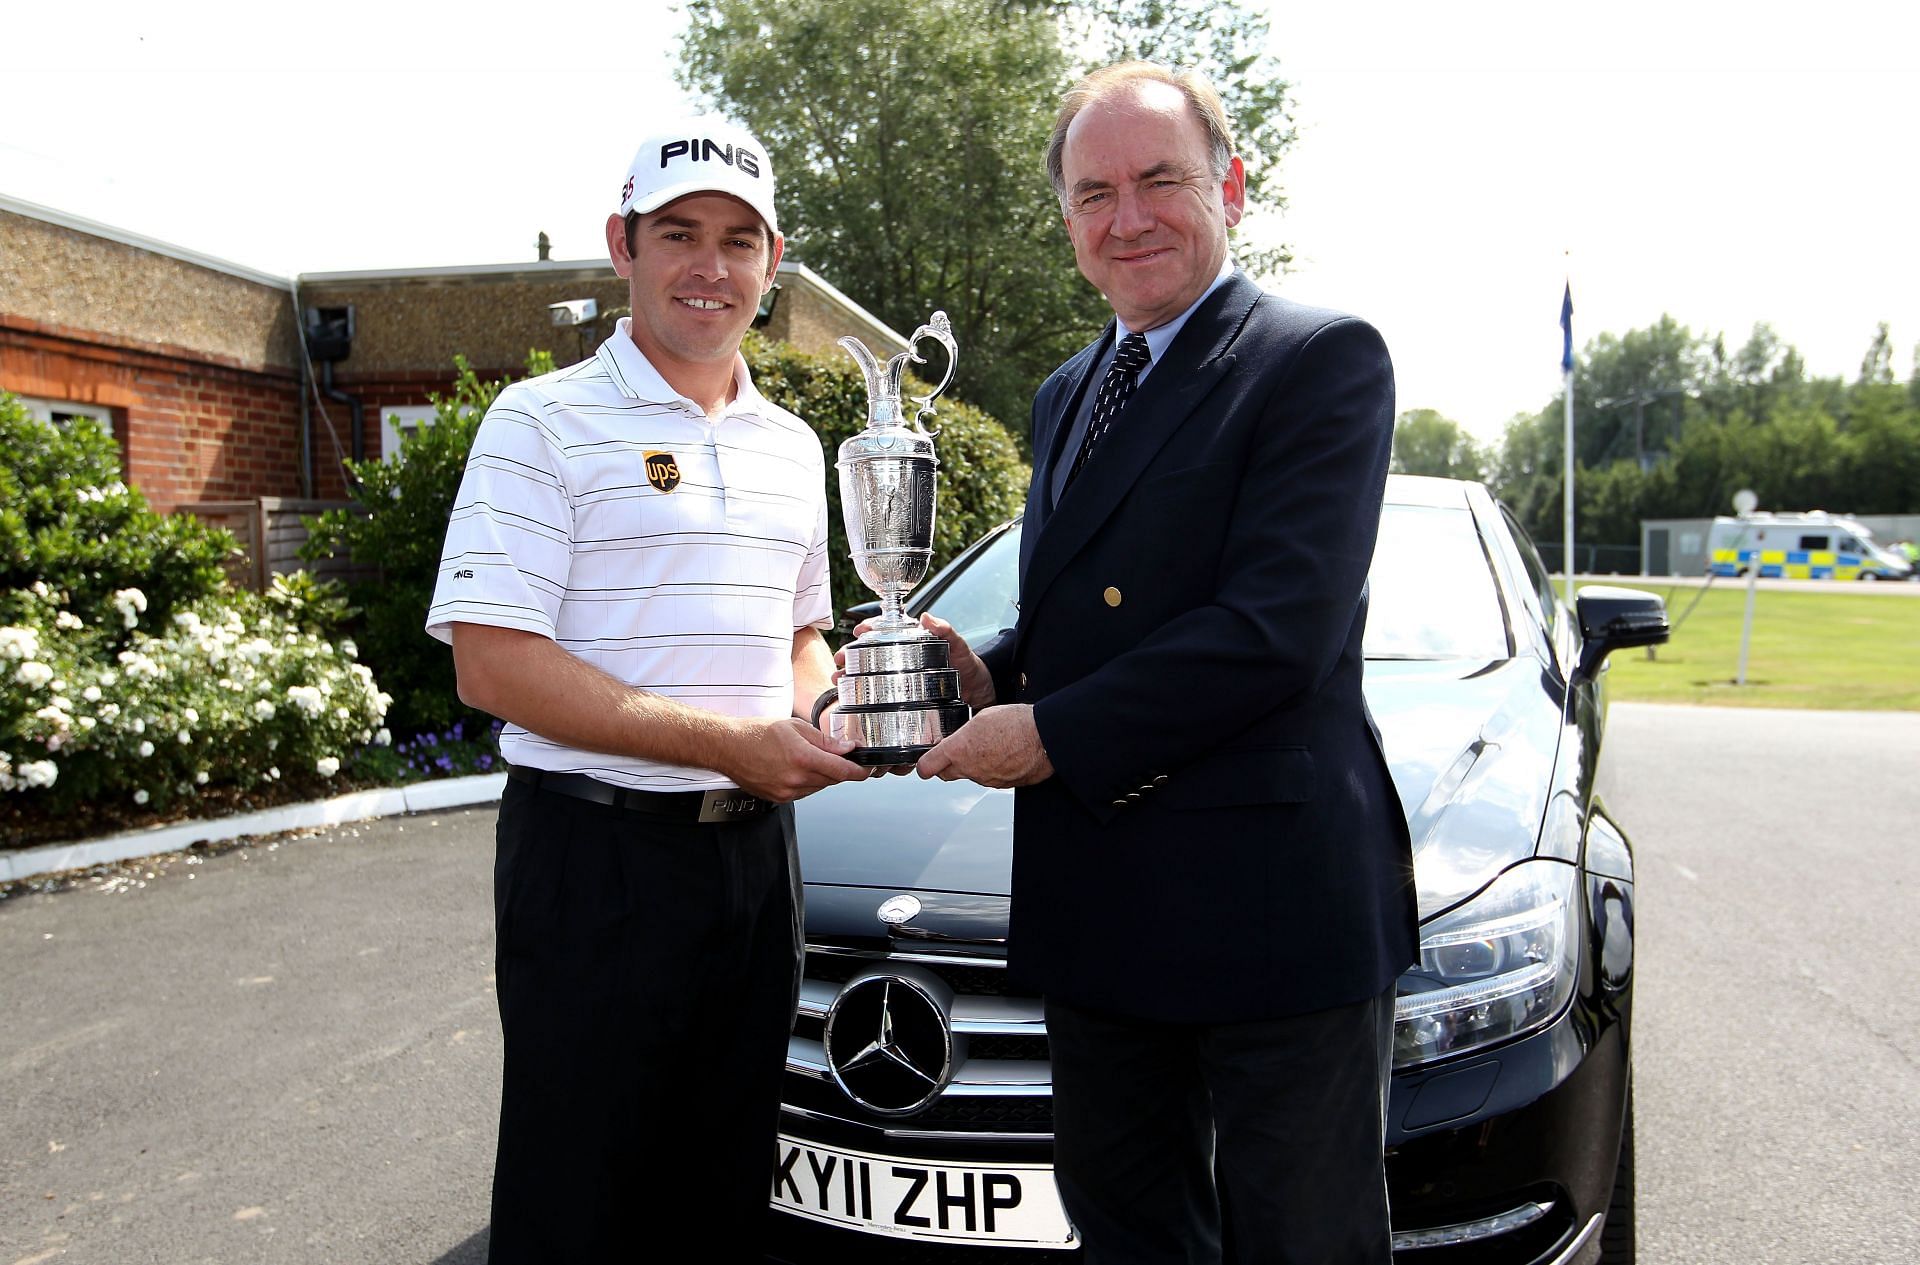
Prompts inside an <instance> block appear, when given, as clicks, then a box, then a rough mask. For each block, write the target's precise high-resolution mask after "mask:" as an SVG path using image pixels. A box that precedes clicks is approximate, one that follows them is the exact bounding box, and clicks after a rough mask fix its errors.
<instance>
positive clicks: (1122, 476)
mask: <svg viewBox="0 0 1920 1265" xmlns="http://www.w3.org/2000/svg"><path fill="white" fill-rule="evenodd" d="M1259 297H1260V290H1259V287H1257V286H1255V285H1254V284H1253V283H1252V282H1250V281H1248V280H1247V279H1246V278H1245V277H1244V276H1242V275H1241V274H1239V273H1235V274H1234V276H1233V277H1231V278H1230V279H1229V280H1228V281H1227V282H1226V284H1224V285H1222V286H1221V287H1220V288H1219V289H1218V290H1216V291H1215V292H1214V293H1213V294H1212V295H1211V296H1209V298H1208V300H1207V301H1206V302H1205V303H1203V304H1202V305H1201V306H1200V308H1199V309H1198V310H1197V311H1195V312H1194V314H1193V315H1192V316H1190V317H1188V318H1187V323H1186V325H1184V326H1182V327H1181V330H1180V333H1179V334H1178V335H1177V336H1176V337H1175V338H1174V340H1173V344H1172V345H1171V346H1170V347H1168V348H1167V354H1166V357H1165V359H1164V360H1163V361H1162V362H1161V363H1159V364H1157V365H1155V366H1154V367H1153V372H1152V373H1151V374H1149V375H1148V376H1147V380H1146V381H1145V382H1144V383H1142V384H1141V385H1140V388H1139V389H1138V390H1137V391H1135V392H1134V394H1133V396H1132V398H1130V399H1129V400H1128V401H1127V404H1126V408H1125V409H1124V410H1123V411H1122V412H1121V414H1120V416H1119V417H1118V418H1117V419H1116V420H1115V422H1114V425H1113V429H1112V430H1110V431H1109V432H1108V433H1107V436H1106V437H1105V438H1104V439H1103V440H1101V442H1100V448H1099V451H1098V452H1097V453H1096V454H1095V455H1094V457H1093V459H1092V460H1090V461H1089V462H1087V465H1086V468H1085V469H1083V470H1082V471H1081V472H1080V474H1079V475H1078V476H1077V477H1076V478H1075V479H1074V482H1073V486H1072V488H1070V489H1069V490H1068V491H1067V493H1066V494H1065V495H1064V496H1062V497H1061V499H1060V504H1059V505H1058V506H1055V507H1054V508H1053V510H1052V512H1051V513H1050V514H1048V515H1047V516H1046V518H1045V520H1044V521H1043V522H1042V523H1041V524H1040V525H1039V526H1040V529H1039V530H1038V531H1037V532H1034V533H1033V538H1032V540H1031V543H1030V544H1029V543H1028V542H1027V541H1026V540H1023V541H1022V548H1021V552H1022V554H1023V555H1025V562H1024V566H1023V568H1022V574H1021V583H1020V604H1021V609H1022V610H1023V611H1025V610H1033V609H1035V608H1036V606H1037V603H1038V601H1039V599H1040V596H1041V594H1043V593H1044V592H1045V591H1046V588H1047V585H1048V584H1050V583H1051V582H1052V581H1053V579H1054V577H1055V576H1057V575H1058V574H1059V573H1060V569H1061V567H1063V566H1064V565H1065V564H1066V563H1067V561H1068V560H1069V559H1071V558H1072V557H1073V556H1074V555H1075V554H1077V553H1079V552H1080V550H1081V549H1082V548H1083V547H1084V546H1085V545H1086V543H1087V542H1088V541H1089V540H1091V539H1092V538H1093V536H1094V533H1095V532H1097V531H1098V530H1099V528H1100V526H1101V524H1103V523H1105V522H1106V520H1107V519H1108V518H1109V517H1110V516H1111V515H1112V514H1113V511H1114V510H1115V509H1116V508H1117V507H1118V506H1119V504H1120V502H1121V500H1122V499H1123V498H1124V497H1125V496H1126V494H1127V490H1128V489H1129V488H1131V487H1132V486H1133V485H1134V484H1135V483H1136V482H1138V481H1139V478H1140V476H1141V474H1142V473H1144V472H1145V471H1146V470H1147V468H1148V467H1149V466H1150V465H1151V464H1152V462H1153V459H1154V457H1155V456H1157V455H1158V454H1159V452H1160V451H1161V449H1163V448H1164V447H1165V446H1166V444H1167V442H1168V441H1169V440H1170V439H1172V438H1173V435H1174V433H1175V432H1176V431H1178V430H1179V428H1180V426H1181V424H1182V423H1183V422H1185V421H1186V419H1187V418H1188V417H1189V416H1190V415H1191V414H1192V413H1193V411H1194V409H1196V408H1198V407H1199V405H1200V402H1201V401H1202V400H1204V399H1206V397H1207V395H1208V393H1210V392H1211V391H1212V390H1213V388H1214V386H1215V385H1216V384H1217V383H1218V382H1219V381H1220V379H1221V378H1222V377H1223V376H1225V374H1226V373H1227V371H1228V370H1229V369H1231V368H1232V366H1233V357H1232V356H1231V355H1229V354H1227V348H1228V347H1230V346H1231V345H1232V343H1233V339H1234V336H1235V335H1236V334H1237V333H1238V332H1239V330H1240V328H1241V326H1242V325H1244V324H1245V322H1246V318H1247V315H1248V313H1249V312H1251V311H1252V310H1253V305H1254V303H1255V302H1257V301H1258V299H1259ZM1105 342H1106V340H1105V339H1102V340H1101V342H1099V343H1096V344H1094V348H1096V349H1097V348H1099V347H1103V346H1104V345H1105ZM1089 350H1093V349H1089ZM1093 359H1094V360H1097V357H1095V358H1093ZM1086 373H1087V369H1086V368H1084V367H1083V368H1082V370H1081V376H1082V378H1083V379H1084V377H1085V376H1086ZM1083 385H1084V384H1083ZM1063 394H1066V393H1063ZM1072 396H1073V398H1074V399H1078V397H1079V392H1078V391H1075V392H1073V393H1072ZM1070 416H1071V413H1066V414H1063V415H1062V417H1061V419H1060V420H1059V421H1058V422H1057V423H1056V425H1055V429H1054V435H1053V436H1052V437H1051V438H1052V439H1053V448H1054V449H1055V450H1056V451H1053V452H1051V453H1050V454H1049V458H1050V459H1049V460H1048V461H1047V463H1046V470H1045V471H1038V470H1037V471H1035V474H1034V480H1035V483H1034V487H1035V491H1034V494H1033V495H1031V496H1029V498H1028V511H1029V513H1031V511H1032V509H1033V505H1034V502H1035V500H1037V499H1040V498H1043V497H1044V496H1045V495H1046V493H1045V489H1046V487H1047V486H1048V485H1047V484H1042V483H1041V482H1040V478H1041V476H1042V474H1043V473H1044V474H1045V475H1046V477H1047V479H1048V482H1049V484H1050V483H1051V479H1052V470H1053V466H1054V463H1055V462H1057V461H1062V460H1071V458H1069V457H1066V456H1064V455H1062V454H1061V453H1059V452H1058V451H1057V449H1058V447H1059V446H1060V445H1059V438H1058V436H1059V432H1060V431H1062V430H1064V429H1065V428H1066V418H1067V417H1070ZM1025 624H1026V621H1025V620H1022V621H1021V626H1022V627H1023V628H1024V627H1025Z"/></svg>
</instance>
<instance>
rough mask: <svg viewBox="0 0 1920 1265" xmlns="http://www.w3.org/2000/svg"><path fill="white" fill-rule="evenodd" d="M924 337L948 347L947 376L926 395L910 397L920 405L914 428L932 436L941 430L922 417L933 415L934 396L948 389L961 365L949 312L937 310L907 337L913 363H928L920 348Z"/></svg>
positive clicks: (909, 353)
mask: <svg viewBox="0 0 1920 1265" xmlns="http://www.w3.org/2000/svg"><path fill="white" fill-rule="evenodd" d="M923 338H931V339H933V341H935V342H937V343H939V344H940V345H941V346H942V347H944V348H946V349H947V372H946V376H945V377H943V378H941V379H940V385H939V386H937V387H935V388H934V389H933V390H931V391H929V392H927V394H925V395H915V396H910V397H909V398H910V399H912V400H913V401H914V403H916V404H918V405H919V406H920V407H919V408H917V409H915V410H914V411H913V429H914V430H916V431H918V432H919V433H920V434H922V435H927V436H929V437H931V436H933V435H937V434H939V433H940V432H939V431H936V430H929V429H928V428H927V427H926V426H925V425H923V424H922V423H921V419H922V418H925V417H932V416H933V401H934V397H935V396H937V395H939V394H940V393H941V392H942V391H944V390H946V389H947V384H948V383H950V382H952V381H953V373H954V370H956V369H958V368H959V367H960V347H959V345H958V344H957V343H955V342H954V341H953V325H952V323H951V322H949V321H948V320H947V314H946V313H945V312H935V313H934V314H933V319H932V320H931V321H928V322H927V323H926V324H925V325H922V326H921V327H920V328H919V329H916V330H914V331H913V337H911V338H909V339H907V353H908V355H909V356H911V357H912V359H913V363H914V364H916V365H924V364H926V363H927V360H926V357H924V356H922V355H921V354H920V350H919V347H920V340H921V339H923Z"/></svg>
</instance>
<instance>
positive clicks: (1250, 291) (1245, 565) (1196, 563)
mask: <svg viewBox="0 0 1920 1265" xmlns="http://www.w3.org/2000/svg"><path fill="white" fill-rule="evenodd" d="M1112 338H1113V328H1112V326H1109V327H1108V330H1107V332H1106V333H1105V334H1104V335H1103V336H1102V337H1101V338H1100V339H1099V340H1098V341H1096V342H1095V343H1094V344H1093V345H1091V346H1089V347H1088V348H1086V349H1085V350H1084V351H1082V352H1081V353H1080V354H1079V355H1077V356H1075V357H1074V358H1073V359H1072V360H1069V361H1068V362H1067V363H1066V364H1065V365H1063V366H1061V367H1060V369H1058V370H1057V371H1056V372H1055V373H1054V374H1053V375H1052V376H1051V377H1050V378H1048V379H1047V381H1046V382H1045V383H1044V384H1043V385H1042V386H1041V388H1040V391H1039V393H1038V394H1037V395H1036V396H1035V399H1034V405H1033V426H1034V430H1033V446H1034V465H1035V468H1034V472H1033V483H1032V486H1031V488H1030V490H1029V492H1028V497H1027V507H1026V514H1025V519H1024V526H1023V535H1022V540H1021V557H1020V614H1019V619H1018V623H1017V626H1016V627H1015V628H1014V629H1012V630H1010V631H1009V632H1007V633H1004V634H1002V636H1001V637H999V638H997V639H996V640H995V641H994V642H993V643H992V644H990V645H988V646H985V647H983V648H982V649H981V653H982V657H983V658H985V659H986V660H987V663H988V666H989V667H990V668H991V669H992V671H993V674H994V680H995V686H996V689H997V691H998V697H999V698H1000V699H1001V700H1003V701H1017V702H1025V703H1031V704H1032V705H1033V707H1034V718H1035V722H1036V724H1037V726H1038V728H1039V732H1040V738H1041V741H1042V743H1043V744H1044V745H1045V747H1046V750H1047V754H1048V756H1049V758H1050V759H1051V760H1052V762H1053V767H1054V776H1053V777H1051V778H1049V779H1047V780H1046V781H1044V782H1042V783H1040V784H1038V785H1036V786H1030V787H1024V788H1022V789H1020V790H1019V791H1018V792H1017V793H1016V796H1015V811H1014V820H1015V828H1014V861H1013V911H1012V929H1011V932H1010V954H1011V959H1012V960H1011V966H1012V967H1013V969H1014V971H1015V972H1016V974H1017V975H1018V976H1020V977H1021V978H1022V979H1023V980H1024V981H1025V982H1026V983H1027V984H1029V985H1031V986H1033V987H1037V988H1038V989H1040V990H1041V991H1042V992H1044V993H1045V994H1046V995H1047V996H1049V997H1051V998H1054V999H1056V1000H1059V1001H1063V1002H1066V1003H1069V1004H1072V1005H1078V1006H1083V1007H1088V1008H1092V1009H1099V1010H1106V1011H1110V1012H1114V1013H1118V1014H1124V1015H1130V1016H1134V1017H1137V1018H1144V1019H1162V1020H1171V1021H1202V1022H1236V1021H1242V1020H1258V1019H1270V1018H1279V1017H1282V1016H1286V1015H1292V1014H1304V1013H1308V1012H1311V1011H1315V1010H1321V1009H1325V1008H1327V1007H1330V1006H1335V1005H1341V1004H1345V1003H1349V1002H1355V1001H1360V1000H1363V999H1365V998H1369V997H1373V996H1376V995H1378V994H1379V993H1380V992H1382V991H1383V990H1385V989H1386V988H1387V987H1388V985H1390V984H1391V983H1392V982H1393V980H1394V979H1395V977H1396V976H1398V975H1399V974H1400V972H1402V971H1403V970H1405V969H1406V968H1407V967H1408V966H1409V965H1411V964H1412V962H1413V960H1414V956H1415V946H1416V944H1417V940H1418V932H1417V926H1416V923H1417V914H1416V904H1415V899H1414V887H1413V861H1412V853H1411V847H1410V844H1409V842H1408V837H1407V827H1406V821H1405V819H1404V817H1403V816H1402V815H1401V810H1400V802H1399V799H1398V798H1397V797H1396V795H1395V793H1394V789H1393V783H1392V781H1391V779H1390V777H1389V776H1388V772H1387V765H1386V760H1385V757H1384V756H1383V754H1382V752H1381V747H1380V738H1379V733H1378V730H1377V729H1376V728H1375V727H1374V724H1373V720H1372V718H1371V716H1369V715H1368V713H1367V709H1366V701H1365V699H1364V698H1363V697H1362V694H1361V689H1360V683H1361V654H1360V637H1361V632H1362V629H1363V628H1364V626H1365V624H1366V614H1367V598H1366V580H1367V569H1368V566H1369V563H1370V562H1371V560H1372V557H1373V545H1374V537H1375V535H1376V533H1377V531H1378V528H1379V516H1380V502H1381V495H1382V491H1383V488H1384V485H1385V480H1386V471H1387V455H1388V449H1389V447H1390V444H1391V441H1392V437H1393V370H1392V366H1391V364H1390V363H1389V361H1388V358H1387V351H1386V347H1385V345H1384V344H1383V343H1382V342H1381V339H1380V336H1379V335H1378V334H1377V333H1376V332H1375V331H1374V330H1373V328H1372V327H1371V326H1369V325H1367V324H1366V323H1365V322H1363V321H1360V320H1357V319H1355V318H1353V317H1350V316H1344V315H1341V314H1340V313H1337V312H1329V311H1323V310H1319V309H1315V308H1308V307H1303V306H1301V305H1299V304H1296V303H1290V302H1288V301H1286V300H1283V299H1280V298H1277V297H1275V296H1273V295H1269V294H1265V293H1263V292H1262V291H1261V290H1260V289H1259V288H1258V287H1257V286H1255V285H1254V284H1253V283H1252V282H1251V281H1249V280H1248V279H1247V278H1246V277H1245V275H1244V274H1241V273H1238V272H1236V273H1234V275H1233V276H1232V277H1230V278H1229V279H1228V280H1227V281H1226V282H1225V283H1224V284H1222V285H1221V286H1220V287H1219V288H1218V289H1216V290H1215V291H1214V292H1213V293H1212V294H1211V295H1209V296H1207V298H1206V299H1205V300H1204V301H1203V302H1202V303H1201V304H1200V306H1199V307H1198V308H1197V309H1196V310H1195V311H1194V313H1193V315H1192V316H1191V317H1190V318H1189V319H1188V321H1187V323H1186V324H1185V326H1183V327H1182V329H1181V330H1180V332H1179V334H1178V335H1177V336H1176V337H1175V338H1174V340H1173V342H1172V344H1171V345H1170V346H1169V347H1168V349H1167V351H1166V354H1165V355H1164V356H1163V357H1162V358H1161V360H1160V361H1159V362H1158V363H1157V364H1156V365H1155V366H1154V368H1153V371H1152V373H1151V374H1149V375H1148V377H1147V380H1146V381H1145V382H1144V383H1142V384H1141V385H1140V387H1139V389H1138V390H1137V391H1136V392H1135V393H1134V395H1133V397H1132V398H1131V399H1130V400H1129V401H1128V403H1127V405H1126V407H1125V409H1124V411H1123V412H1122V413H1121V414H1120V416H1119V418H1118V419H1117V420H1116V421H1115V423H1114V426H1113V429H1112V430H1110V431H1109V432H1108V433H1107V434H1106V436H1105V437H1104V438H1103V439H1102V441H1101V444H1100V446H1099V448H1098V449H1097V450H1096V451H1095V452H1094V454H1093V456H1092V457H1091V459H1090V460H1089V461H1088V462H1087V464H1086V466H1085V468H1084V469H1082V471H1081V472H1080V474H1079V475H1078V476H1077V478H1076V479H1075V481H1074V483H1073V485H1072V486H1071V487H1070V488H1068V489H1067V490H1066V492H1065V493H1064V495H1063V496H1062V497H1061V498H1060V502H1059V504H1058V506H1057V507H1056V506H1054V505H1052V504H1051V501H1052V498H1051V496H1050V494H1049V492H1048V489H1049V487H1050V486H1051V482H1050V481H1051V478H1052V472H1053V469H1054V466H1055V463H1057V462H1060V461H1071V460H1072V459H1073V455H1074V454H1072V453H1070V452H1063V451H1061V450H1062V449H1063V448H1064V447H1065V444H1064V443H1063V439H1064V436H1065V434H1066V432H1067V431H1068V430H1069V429H1070V428H1071V421H1072V418H1073V415H1074V412H1075V410H1076V408H1077V407H1078V405H1079V401H1080V399H1081V398H1082V396H1083V394H1084V393H1085V391H1086V390H1087V389H1088V381H1087V379H1088V378H1089V376H1090V371H1091V369H1092V367H1093V366H1094V365H1096V364H1098V363H1099V362H1100V360H1101V358H1102V353H1104V352H1105V350H1106V349H1107V347H1108V346H1110V344H1111V340H1112Z"/></svg>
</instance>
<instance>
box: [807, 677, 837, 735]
mask: <svg viewBox="0 0 1920 1265" xmlns="http://www.w3.org/2000/svg"><path fill="white" fill-rule="evenodd" d="M839 701H840V687H839V686H837V685H829V686H828V687H827V688H826V689H824V690H822V691H820V697H819V698H816V699H814V700H813V719H812V721H811V722H809V723H811V724H812V725H813V727H814V728H815V729H818V728H820V713H821V712H824V711H826V710H827V708H829V707H831V706H833V705H834V704H835V703H837V702H839Z"/></svg>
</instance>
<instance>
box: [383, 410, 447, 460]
mask: <svg viewBox="0 0 1920 1265" xmlns="http://www.w3.org/2000/svg"><path fill="white" fill-rule="evenodd" d="M437 416H439V415H438V414H437V413H435V412H434V408H433V405H431V404H404V405H401V406H400V407H399V408H390V409H387V410H386V411H385V412H383V413H382V414H381V415H380V460H382V461H398V460H399V459H400V441H401V440H403V439H405V438H406V437H407V436H409V435H411V434H413V433H415V432H416V431H418V430H419V429H420V428H421V427H422V426H431V425H433V422H434V419H435V418H436V417H437Z"/></svg>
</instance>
